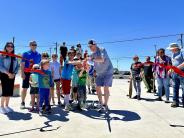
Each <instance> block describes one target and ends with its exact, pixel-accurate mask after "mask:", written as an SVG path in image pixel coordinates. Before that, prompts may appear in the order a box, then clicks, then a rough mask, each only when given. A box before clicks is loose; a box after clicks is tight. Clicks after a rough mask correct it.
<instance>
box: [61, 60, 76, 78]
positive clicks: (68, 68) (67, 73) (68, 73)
mask: <svg viewBox="0 0 184 138" xmlns="http://www.w3.org/2000/svg"><path fill="white" fill-rule="evenodd" d="M73 68H74V65H72V64H68V60H66V61H65V64H64V67H63V71H62V75H61V76H62V78H63V79H66V80H71V77H72V72H73Z"/></svg>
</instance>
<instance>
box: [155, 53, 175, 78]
mask: <svg viewBox="0 0 184 138" xmlns="http://www.w3.org/2000/svg"><path fill="white" fill-rule="evenodd" d="M155 63H156V64H155V66H154V71H155V72H156V77H157V78H167V77H168V73H167V70H166V68H164V67H161V66H159V65H158V64H164V65H171V64H172V63H171V58H170V57H168V56H166V55H165V56H163V57H162V58H161V57H159V56H157V57H156V59H155Z"/></svg>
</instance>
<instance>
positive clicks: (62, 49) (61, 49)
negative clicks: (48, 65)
mask: <svg viewBox="0 0 184 138" xmlns="http://www.w3.org/2000/svg"><path fill="white" fill-rule="evenodd" d="M67 51H68V49H67V47H65V46H61V47H60V53H61V55H62V57H63V58H66V55H67Z"/></svg>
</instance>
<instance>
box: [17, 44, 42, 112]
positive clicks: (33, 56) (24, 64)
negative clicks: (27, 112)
mask: <svg viewBox="0 0 184 138" xmlns="http://www.w3.org/2000/svg"><path fill="white" fill-rule="evenodd" d="M29 46H30V50H29V51H27V52H25V53H23V56H22V57H23V59H22V61H21V77H22V79H23V83H22V92H21V99H22V102H21V106H20V108H21V109H24V108H25V98H26V93H27V89H28V88H29V78H30V73H26V72H24V69H25V68H31V66H32V65H33V64H40V62H41V54H39V53H38V52H37V51H36V48H37V43H36V41H31V42H30V43H29ZM30 61H31V62H30Z"/></svg>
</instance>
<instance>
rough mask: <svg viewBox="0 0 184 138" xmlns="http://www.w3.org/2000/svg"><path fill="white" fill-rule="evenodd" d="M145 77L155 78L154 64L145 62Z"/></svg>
mask: <svg viewBox="0 0 184 138" xmlns="http://www.w3.org/2000/svg"><path fill="white" fill-rule="evenodd" d="M144 75H145V76H149V77H153V62H151V61H149V62H144Z"/></svg>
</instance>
